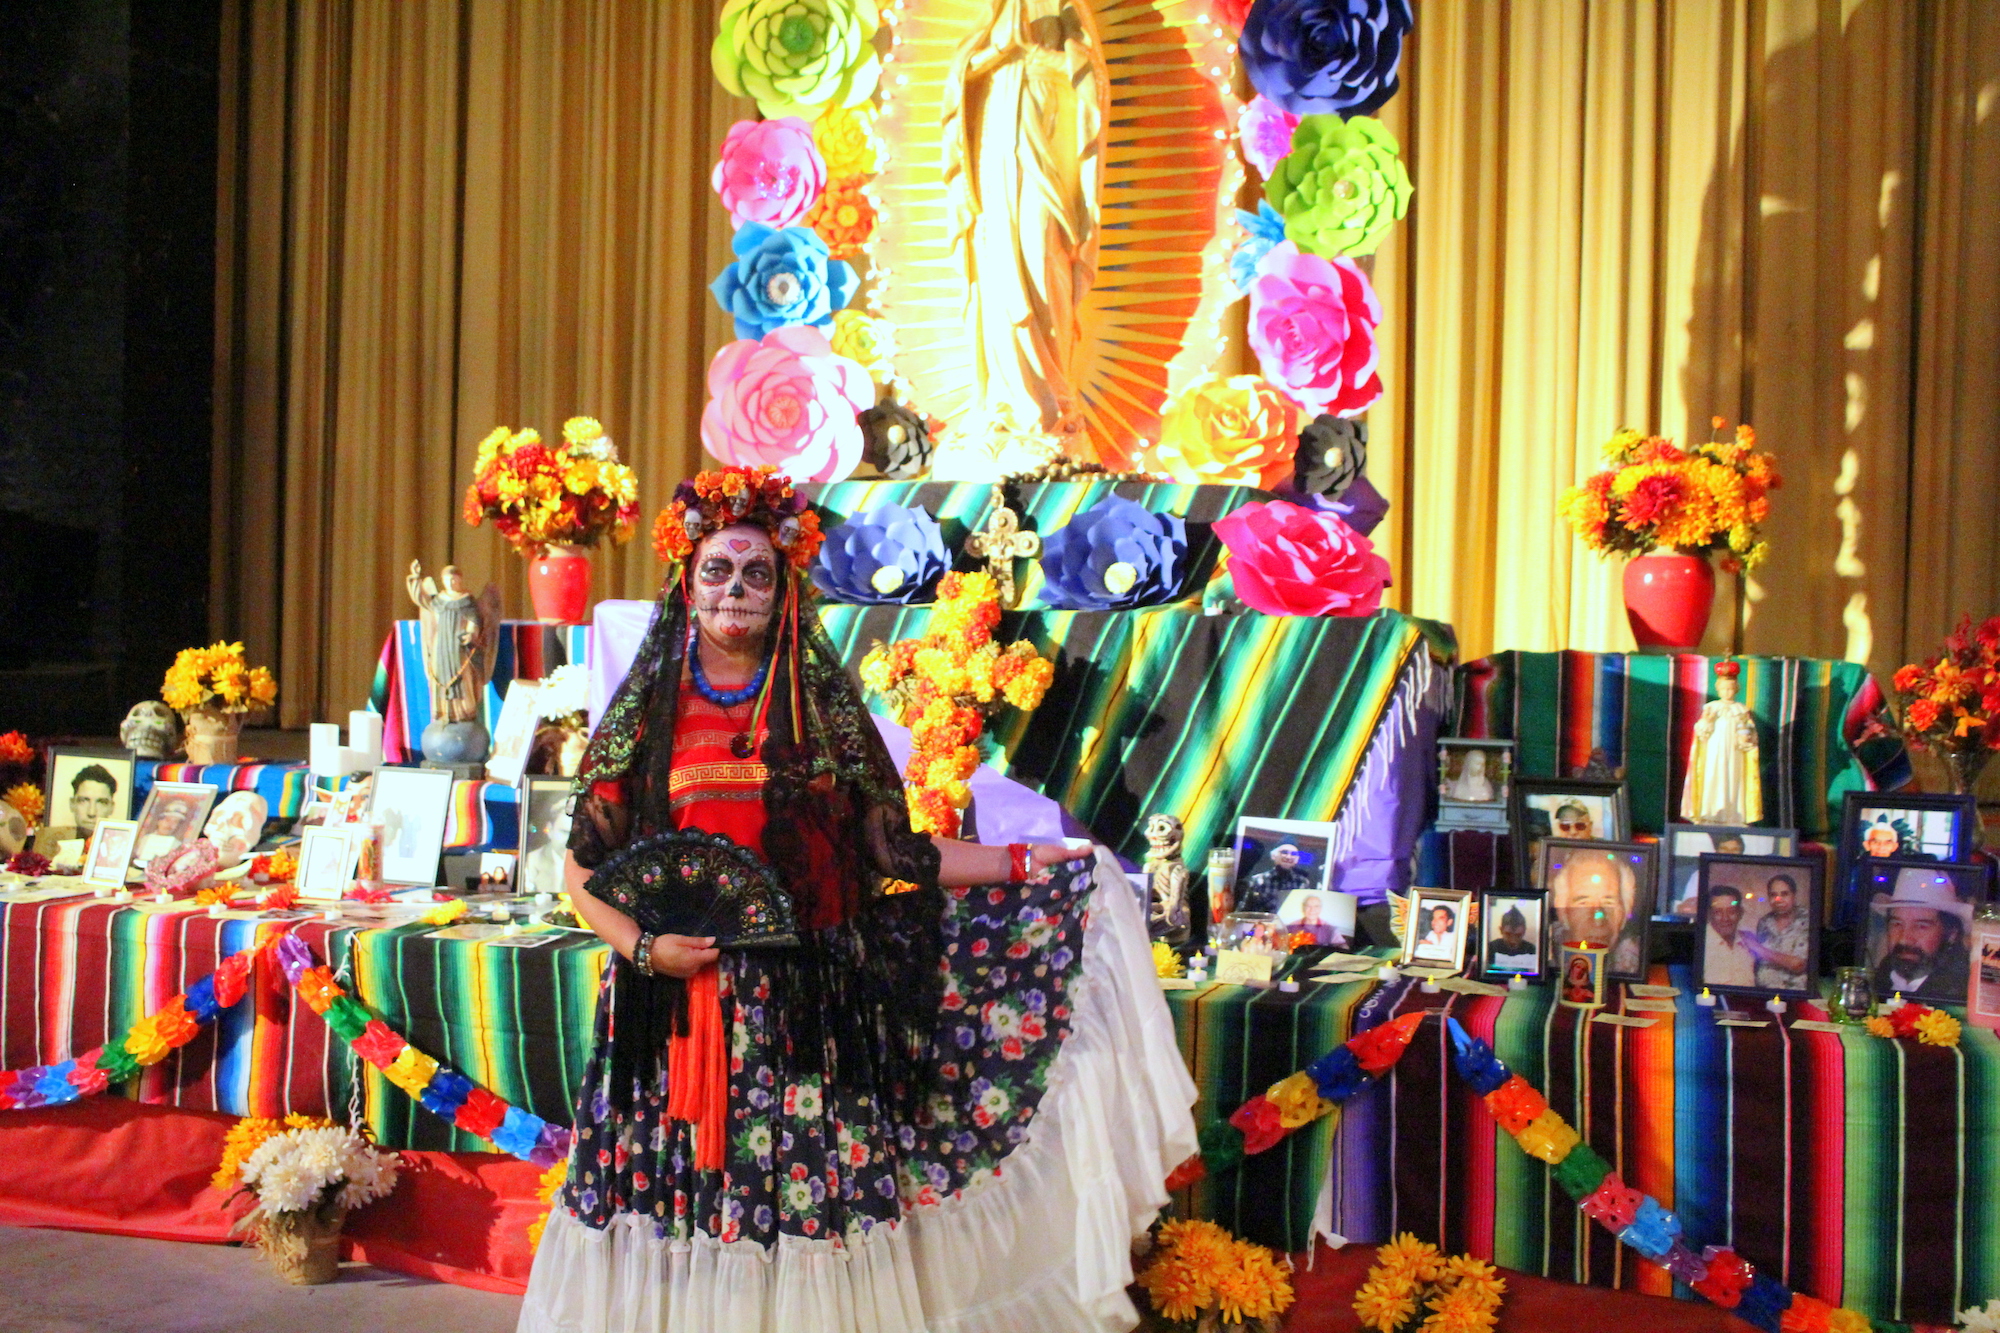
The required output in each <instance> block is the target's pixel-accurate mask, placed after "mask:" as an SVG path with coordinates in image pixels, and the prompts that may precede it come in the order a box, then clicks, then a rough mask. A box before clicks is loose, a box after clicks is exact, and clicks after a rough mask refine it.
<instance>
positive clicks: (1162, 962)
mask: <svg viewBox="0 0 2000 1333" xmlns="http://www.w3.org/2000/svg"><path fill="white" fill-rule="evenodd" d="M1153 971H1154V972H1156V973H1158V974H1159V975H1160V976H1163V977H1177V976H1180V975H1181V974H1182V973H1183V972H1185V971H1187V968H1185V967H1184V966H1182V965H1181V956H1180V955H1179V954H1177V953H1175V952H1174V946H1173V945H1171V944H1169V943H1167V942H1166V941H1165V940H1154V941H1153Z"/></svg>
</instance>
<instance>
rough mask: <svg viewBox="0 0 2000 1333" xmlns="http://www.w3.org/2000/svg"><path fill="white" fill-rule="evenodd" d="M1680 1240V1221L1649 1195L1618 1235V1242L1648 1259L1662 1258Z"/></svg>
mask: <svg viewBox="0 0 2000 1333" xmlns="http://www.w3.org/2000/svg"><path fill="white" fill-rule="evenodd" d="M1680 1238H1681V1220H1680V1219H1679V1218H1678V1217H1675V1216H1674V1215H1673V1214H1672V1213H1670V1212H1668V1211H1667V1210H1666V1209H1665V1208H1662V1207H1661V1206H1660V1201H1659V1200H1658V1199H1655V1198H1654V1197H1653V1196H1652V1195H1650V1194H1648V1195H1647V1196H1646V1197H1645V1199H1644V1200H1643V1201H1642V1202H1641V1203H1640V1204H1639V1212H1638V1215H1637V1216H1635V1217H1634V1218H1633V1219H1632V1225H1631V1226H1629V1227H1626V1228H1625V1229H1624V1230H1623V1231H1621V1232H1619V1233H1618V1239H1619V1240H1622V1241H1624V1242H1625V1243H1626V1244H1627V1245H1630V1246H1631V1247H1632V1248H1633V1249H1635V1250H1637V1251H1638V1252H1639V1253H1641V1254H1643V1255H1645V1256H1646V1257H1647V1258H1648V1259H1659V1258H1663V1257H1664V1256H1665V1255H1666V1254H1667V1252H1668V1251H1670V1250H1672V1249H1673V1248H1674V1242H1675V1241H1677V1240H1679V1239H1680Z"/></svg>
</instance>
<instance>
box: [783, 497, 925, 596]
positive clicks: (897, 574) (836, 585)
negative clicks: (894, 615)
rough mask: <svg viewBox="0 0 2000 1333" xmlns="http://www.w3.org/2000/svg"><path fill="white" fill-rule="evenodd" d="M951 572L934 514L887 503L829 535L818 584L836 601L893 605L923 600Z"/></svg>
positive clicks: (815, 568)
mask: <svg viewBox="0 0 2000 1333" xmlns="http://www.w3.org/2000/svg"><path fill="white" fill-rule="evenodd" d="M950 568H951V553H950V552H949V551H947V550H945V547H944V534H943V533H942V532H940V531H939V529H938V524H937V520H936V519H934V518H932V517H931V516H930V513H929V511H928V510H925V509H921V508H913V509H906V508H904V507H903V506H902V505H898V504H882V505H877V506H876V507H875V508H873V509H871V510H869V511H868V512H867V513H865V514H857V515H856V516H855V517H853V518H851V519H849V520H848V521H847V522H845V523H843V524H841V525H840V526H839V527H837V528H835V529H834V530H833V531H832V532H829V533H827V534H826V544H825V545H824V546H822V547H821V548H820V552H819V561H818V562H817V563H816V564H814V565H813V570H812V581H813V583H814V584H815V585H816V586H817V587H818V588H819V590H820V591H821V592H824V593H825V594H826V595H827V596H828V597H831V598H832V599H833V600H834V601H836V602H853V603H857V604H859V605H862V606H891V605H896V604H898V603H906V602H914V601H916V600H918V599H919V598H920V597H921V596H922V595H923V592H924V590H925V589H926V588H927V587H929V586H930V585H931V584H932V583H934V582H936V581H937V580H938V579H940V578H943V577H944V572H945V571H946V570H947V569H950Z"/></svg>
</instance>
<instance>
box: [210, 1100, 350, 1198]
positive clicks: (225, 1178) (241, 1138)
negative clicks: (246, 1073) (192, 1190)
mask: <svg viewBox="0 0 2000 1333" xmlns="http://www.w3.org/2000/svg"><path fill="white" fill-rule="evenodd" d="M332 1127H333V1122H332V1121H331V1120H326V1119H322V1118H321V1117H319V1116H313V1115H300V1114H299V1113H298V1112H296V1111H294V1112H292V1113H290V1114H289V1115H287V1116H286V1117H285V1118H284V1119H283V1120H272V1119H268V1118H266V1117H264V1116H255V1115H246V1116H244V1117H243V1118H242V1119H241V1120H238V1121H237V1122H236V1123H235V1124H233V1125H231V1126H230V1127H229V1132H228V1133H227V1134H225V1135H223V1138H222V1163H221V1165H219V1166H217V1167H216V1168H215V1175H214V1176H213V1177H211V1178H210V1180H209V1182H208V1183H209V1184H210V1185H211V1186H213V1187H214V1188H216V1189H219V1190H232V1191H233V1190H237V1189H240V1188H242V1185H243V1164H244V1163H245V1162H247V1161H249V1160H250V1154H251V1153H254V1152H256V1151H257V1150H258V1149H259V1148H261V1147H263V1146H264V1144H265V1142H266V1141H267V1140H270V1139H272V1138H275V1137H276V1136H278V1135H279V1134H282V1133H284V1132H285V1131H286V1130H288V1129H331V1128H332Z"/></svg>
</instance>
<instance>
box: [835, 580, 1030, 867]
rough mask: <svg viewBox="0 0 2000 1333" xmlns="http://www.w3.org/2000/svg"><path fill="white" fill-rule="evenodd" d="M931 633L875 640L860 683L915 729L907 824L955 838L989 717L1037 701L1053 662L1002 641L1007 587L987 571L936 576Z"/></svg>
mask: <svg viewBox="0 0 2000 1333" xmlns="http://www.w3.org/2000/svg"><path fill="white" fill-rule="evenodd" d="M937 598H938V599H937V603H936V605H935V606H933V607H932V609H931V618H930V626H929V630H928V632H927V633H926V634H925V635H924V636H923V637H922V638H921V639H902V640H899V641H897V642H896V643H891V644H882V643H877V644H876V645H875V646H874V647H873V648H872V649H870V650H869V652H868V655H867V656H866V657H864V658H862V659H861V683H862V684H863V685H865V686H866V687H867V688H868V689H869V690H871V691H873V692H874V693H876V694H879V695H881V696H882V697H883V698H884V699H885V700H887V702H888V703H889V705H890V708H891V710H892V713H893V716H894V717H895V718H896V720H897V721H898V722H900V723H902V724H903V725H904V726H906V727H908V728H909V729H910V762H909V764H908V765H907V766H906V767H905V768H904V769H903V776H904V778H905V779H907V780H908V782H909V784H910V825H911V827H912V828H914V829H916V830H917V831H918V832H919V833H936V834H939V835H941V836H943V837H947V838H949V837H954V836H956V835H957V833H958V826H959V812H960V811H961V810H964V809H965V807H966V806H967V805H969V804H971V802H972V789H971V787H970V786H969V785H968V784H969V782H970V780H971V778H972V775H973V773H974V771H975V770H977V769H978V767H979V749H978V744H977V743H978V740H979V737H980V734H981V733H982V732H984V731H985V729H986V719H987V718H988V717H990V716H992V715H993V714H995V713H997V712H999V711H1000V710H1001V709H1002V708H1005V707H1009V706H1012V707H1014V708H1018V709H1020V710H1021V711H1023V712H1028V711H1030V710H1032V709H1034V708H1036V707H1038V706H1039V705H1040V704H1041V702H1042V696H1043V695H1045V694H1047V693H1048V689H1049V684H1050V682H1051V681H1053V680H1054V679H1055V666H1054V664H1053V663H1051V662H1050V661H1049V660H1048V659H1047V658H1045V657H1043V656H1042V655H1041V654H1040V653H1037V652H1036V651H1035V648H1034V645H1033V644H1030V643H1027V642H1025V641H1019V642H1015V643H1011V644H1009V645H1007V646H1006V647H1005V648H1002V647H1001V646H1000V645H999V644H998V643H996V642H994V639H993V631H994V629H995V628H996V627H997V626H998V625H999V624H1000V589H999V587H998V585H996V584H995V583H994V581H993V576H992V575H991V574H987V573H983V572H982V573H973V574H961V573H956V572H954V573H950V574H946V575H945V576H944V578H943V579H941V580H940V581H939V582H938V592H937Z"/></svg>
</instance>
